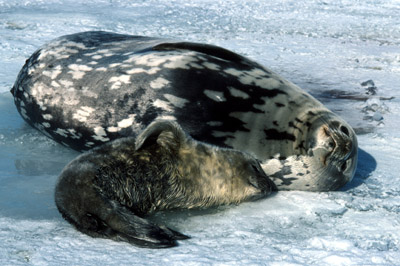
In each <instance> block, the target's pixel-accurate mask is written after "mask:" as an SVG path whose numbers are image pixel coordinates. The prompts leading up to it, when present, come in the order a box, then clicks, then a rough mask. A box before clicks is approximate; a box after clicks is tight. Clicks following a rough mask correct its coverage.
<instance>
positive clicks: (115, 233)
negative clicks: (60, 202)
mask: <svg viewBox="0 0 400 266" xmlns="http://www.w3.org/2000/svg"><path fill="white" fill-rule="evenodd" d="M112 205H113V206H112V207H111V208H101V209H100V210H101V213H99V214H97V215H95V214H92V213H86V214H85V215H84V216H83V217H81V218H80V219H79V221H78V222H76V221H71V220H70V219H68V217H65V216H64V218H66V220H68V221H70V222H71V223H72V224H74V225H75V227H76V228H77V229H78V230H79V231H81V232H82V233H85V234H87V235H90V236H92V237H101V238H110V239H113V240H116V241H124V242H128V243H130V244H132V245H135V246H138V247H144V248H169V247H174V246H177V245H178V244H177V242H176V240H184V239H188V238H190V237H188V236H186V235H184V234H181V233H179V232H177V231H174V230H172V229H169V228H167V227H164V226H161V227H159V226H157V225H155V224H153V223H151V222H150V221H148V220H146V219H143V218H141V217H139V216H136V215H135V214H133V213H132V212H131V211H129V210H128V209H126V208H125V207H123V206H121V205H119V204H118V203H117V204H115V203H113V204H112ZM103 207H104V206H103ZM97 210H99V209H97ZM94 211H96V210H94ZM99 216H100V217H102V218H100V217H99Z"/></svg>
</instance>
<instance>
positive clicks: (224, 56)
mask: <svg viewBox="0 0 400 266" xmlns="http://www.w3.org/2000/svg"><path fill="white" fill-rule="evenodd" d="M12 93H13V94H14V99H15V104H16V106H17V108H18V111H19V112H20V114H21V116H22V117H23V118H24V119H25V120H26V121H27V122H28V123H29V124H30V125H32V126H33V127H35V128H37V129H38V130H39V131H41V132H43V133H44V134H46V135H47V136H49V137H50V138H52V139H54V140H56V141H58V142H59V143H62V144H64V145H66V146H68V147H71V148H73V149H76V150H87V149H90V148H93V147H95V146H97V145H99V144H103V143H105V142H108V141H110V140H113V139H117V138H120V137H124V136H131V135H132V136H137V134H138V133H139V132H141V131H142V130H143V129H144V128H146V127H147V126H148V125H149V124H150V123H151V122H152V121H154V120H155V119H170V120H175V121H177V122H178V123H179V124H180V125H181V126H182V128H183V130H185V131H186V132H187V133H188V134H189V135H191V136H192V137H193V138H194V139H196V140H199V141H203V142H206V143H210V144H214V145H217V146H221V147H230V148H234V149H237V150H241V151H245V152H248V153H250V154H252V155H253V156H255V157H256V158H258V159H259V160H260V161H261V165H262V167H263V169H264V171H265V173H266V174H267V175H268V176H269V177H270V178H271V179H272V180H273V181H274V182H275V184H276V186H277V188H278V189H280V190H308V191H326V190H334V189H337V188H339V187H341V186H343V185H344V184H346V183H347V182H349V181H350V180H351V179H352V177H353V175H354V172H355V169H356V164H357V140H356V135H355V133H354V131H353V130H352V128H351V127H350V126H349V125H348V124H347V123H346V122H345V121H343V120H342V119H341V118H340V117H338V116H337V115H335V114H334V113H332V112H331V111H329V110H328V109H327V108H326V107H324V106H323V105H322V104H321V103H320V102H319V101H317V100H316V99H315V98H313V97H312V96H310V95H309V94H307V93H306V92H304V91H302V90H301V89H300V88H299V87H297V86H296V85H294V84H292V83H290V82H289V81H287V80H285V79H283V78H282V77H280V76H278V75H277V74H275V73H273V72H272V71H270V70H268V69H266V68H264V67H263V66H261V65H259V64H258V63H256V62H253V61H251V60H249V59H247V58H245V57H243V56H240V55H238V54H236V53H233V52H231V51H229V50H226V49H223V48H220V47H216V46H212V45H207V44H198V43H189V42H179V41H176V40H167V39H159V38H150V37H141V36H130V35H121V34H115V33H109V32H83V33H77V34H72V35H67V36H63V37H60V38H58V39H55V40H53V41H51V42H49V43H48V44H46V45H44V46H43V47H41V48H40V49H39V50H37V51H36V52H35V53H34V54H33V55H32V56H31V57H30V58H29V59H28V60H27V61H26V64H25V65H24V67H23V68H22V70H21V71H20V73H19V75H18V78H17V80H16V82H15V84H14V87H13V89H12Z"/></svg>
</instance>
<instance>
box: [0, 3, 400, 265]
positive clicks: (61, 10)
mask: <svg viewBox="0 0 400 266" xmlns="http://www.w3.org/2000/svg"><path fill="white" fill-rule="evenodd" d="M0 14H1V15H0V265H208V264H214V265H398V264H399V261H400V182H399V181H400V176H399V175H400V174H399V173H400V153H399V150H400V133H399V132H400V88H399V86H400V85H399V84H400V27H399V15H398V14H400V2H399V1H398V0H377V1H352V0H342V1H334V0H324V1H321V0H314V1H306V0H287V1H279V0H272V1H253V0H197V1H194V0H192V1H186V0H173V1H162V0H149V1H123V0H115V1H114V0H113V1H105V0H92V1H90V2H87V1H82V0H74V1H72V0H49V1H39V0H38V1H31V0H0ZM86 30H109V31H114V32H119V33H129V34H135V35H150V36H162V37H168V38H180V39H182V40H189V41H198V42H206V43H211V44H215V45H220V46H223V47H225V48H228V49H231V50H234V51H236V52H238V53H240V54H242V55H245V56H248V57H250V58H252V59H254V60H256V61H258V62H259V63H261V64H263V65H265V66H267V67H269V68H271V69H272V70H273V71H275V72H277V73H279V74H281V75H282V76H284V77H285V78H287V79H289V80H290V81H292V82H294V83H295V84H297V85H299V86H300V87H302V88H304V89H306V90H307V91H308V92H310V93H312V94H313V95H314V96H316V97H317V98H318V99H320V100H321V101H322V102H323V103H324V104H326V105H327V106H328V107H329V108H331V109H332V110H333V111H335V112H337V113H339V114H340V115H342V116H343V117H344V118H345V119H346V120H347V121H348V122H349V123H350V124H351V125H352V126H353V127H354V128H355V129H356V130H357V132H359V133H362V134H361V135H359V139H358V140H359V146H360V148H361V151H360V158H359V166H358V169H357V172H356V176H355V178H354V180H353V181H352V182H351V183H350V184H348V185H347V186H346V187H345V188H344V189H342V190H341V191H336V192H324V193H311V192H298V191H291V192H279V193H276V194H275V195H273V196H271V197H269V198H267V199H264V200H261V201H258V202H251V203H244V204H241V205H239V206H228V207H222V208H219V209H211V210H205V211H190V212H189V211H181V212H171V213H160V214H158V215H156V217H154V219H156V220H158V221H160V222H161V223H163V224H167V225H168V226H170V227H173V228H175V229H177V230H179V231H181V232H183V233H185V234H188V235H190V236H192V239H190V240H187V241H180V246H179V247H176V248H173V249H164V250H147V249H140V248H136V247H134V246H130V245H129V244H126V243H117V242H113V241H110V240H104V239H93V238H90V237H88V236H86V235H83V234H81V233H79V232H77V231H76V230H75V229H73V228H72V227H71V225H70V224H68V223H67V222H66V221H64V220H63V219H62V218H61V216H60V214H59V213H58V211H57V209H56V207H55V205H54V199H53V192H54V185H55V182H56V179H57V176H58V174H59V173H60V171H61V170H62V168H63V167H64V166H65V165H66V164H67V163H68V162H69V161H70V160H72V159H73V158H74V157H76V156H77V155H78V153H77V152H74V151H71V150H69V149H67V148H64V147H62V146H61V145H58V144H56V143H54V142H53V141H51V140H49V139H48V138H47V137H45V136H44V135H42V134H40V133H38V132H37V131H35V130H34V129H32V128H30V127H29V126H28V125H27V124H26V123H25V122H24V121H23V120H22V118H21V117H20V115H19V114H18V113H17V111H16V108H15V106H14V103H13V99H12V97H11V95H10V93H9V92H8V90H9V89H10V88H11V87H12V85H13V83H14V80H15V79H16V77H17V74H18V72H19V70H20V68H21V67H22V65H23V64H24V62H25V60H26V58H27V57H29V56H30V55H31V54H32V53H33V52H34V51H35V50H36V49H37V48H38V47H39V46H41V45H42V44H43V43H45V42H46V41H49V40H51V39H53V38H56V37H58V36H60V35H64V34H68V33H74V32H79V31H86ZM74 69H75V70H76V72H73V73H76V74H78V73H79V74H81V73H82V74H84V72H85V69H80V68H74ZM102 70H103V69H102ZM104 70H105V69H104ZM49 74H51V75H53V74H54V76H56V74H57V73H49ZM76 77H77V75H76ZM368 80H373V82H374V86H375V87H376V92H377V94H376V95H375V96H371V97H370V98H372V100H371V99H370V100H368V98H367V95H366V93H365V92H366V90H367V89H368V88H367V87H368V86H372V85H371V83H366V84H367V85H366V86H362V85H361V83H363V82H365V81H368ZM59 83H60V84H62V81H59ZM368 84H369V85H368ZM340 91H341V92H340ZM344 93H346V94H350V95H352V96H354V97H352V98H353V99H345V98H343V97H342V96H343V94H344ZM335 95H336V96H339V97H333V96H335ZM340 97H342V98H340ZM380 97H382V98H380ZM391 97H395V98H393V99H390V98H391ZM347 98H349V97H347ZM350 98H351V97H350ZM355 98H357V99H358V100H355ZM387 99H390V100H387ZM103 131H104V130H103ZM97 133H98V137H100V138H101V137H102V132H100V131H99V132H97Z"/></svg>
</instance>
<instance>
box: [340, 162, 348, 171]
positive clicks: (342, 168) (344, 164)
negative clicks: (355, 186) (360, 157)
mask: <svg viewBox="0 0 400 266" xmlns="http://www.w3.org/2000/svg"><path fill="white" fill-rule="evenodd" d="M347 165H348V161H345V162H343V164H342V166H341V167H340V171H342V172H344V171H346V169H347Z"/></svg>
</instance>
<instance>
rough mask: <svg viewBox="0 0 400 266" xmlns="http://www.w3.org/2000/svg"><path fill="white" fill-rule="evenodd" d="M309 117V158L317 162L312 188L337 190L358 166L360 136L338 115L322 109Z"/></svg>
mask: <svg viewBox="0 0 400 266" xmlns="http://www.w3.org/2000/svg"><path fill="white" fill-rule="evenodd" d="M309 115H313V117H312V118H311V119H309V123H310V124H309V125H310V126H309V128H308V130H306V132H304V133H305V134H304V136H303V138H302V139H303V140H304V143H303V144H304V149H305V153H306V155H307V156H308V158H307V161H309V162H310V163H309V164H310V165H312V166H313V168H312V169H313V170H312V171H311V173H310V175H311V176H312V177H313V182H312V183H311V184H309V188H310V190H318V191H327V190H335V189H338V188H340V187H342V186H343V185H345V184H346V183H348V182H350V181H351V180H352V178H353V176H354V173H355V170H356V167H357V152H358V148H357V137H356V134H355V132H354V131H353V129H352V128H351V127H350V126H349V125H348V124H347V123H346V122H345V121H343V120H342V119H340V118H339V117H338V116H336V115H333V114H332V113H330V112H327V113H325V112H322V113H319V114H312V112H311V114H309Z"/></svg>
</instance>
